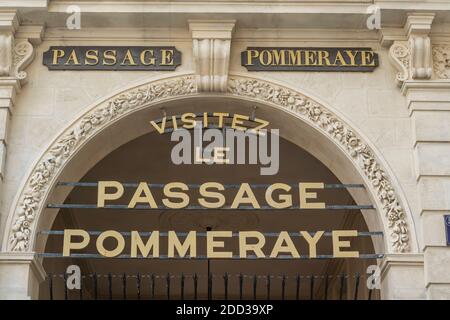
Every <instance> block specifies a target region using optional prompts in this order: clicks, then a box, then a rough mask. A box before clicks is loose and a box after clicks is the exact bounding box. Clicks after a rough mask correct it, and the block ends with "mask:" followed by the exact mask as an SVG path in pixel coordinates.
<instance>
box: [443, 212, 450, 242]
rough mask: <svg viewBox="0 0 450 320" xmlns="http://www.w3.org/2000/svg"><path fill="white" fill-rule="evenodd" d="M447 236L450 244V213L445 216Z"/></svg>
mask: <svg viewBox="0 0 450 320" xmlns="http://www.w3.org/2000/svg"><path fill="white" fill-rule="evenodd" d="M444 223H445V236H446V239H447V246H450V215H445V216H444Z"/></svg>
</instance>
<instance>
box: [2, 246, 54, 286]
mask: <svg viewBox="0 0 450 320" xmlns="http://www.w3.org/2000/svg"><path fill="white" fill-rule="evenodd" d="M0 263H1V264H8V263H10V264H29V265H31V269H32V270H33V272H34V273H35V275H36V277H37V278H38V280H39V281H40V282H41V281H43V280H45V278H46V275H47V273H46V272H45V269H44V267H43V266H42V262H41V259H40V258H38V257H37V255H36V254H35V253H34V252H0Z"/></svg>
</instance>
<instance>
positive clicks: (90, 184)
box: [56, 181, 365, 189]
mask: <svg viewBox="0 0 450 320" xmlns="http://www.w3.org/2000/svg"><path fill="white" fill-rule="evenodd" d="M147 185H148V186H149V187H150V188H164V187H165V186H166V185H165V184H163V183H147ZM186 185H187V186H188V188H189V189H198V188H200V186H201V184H195V183H186ZM287 185H288V186H290V187H291V188H293V189H298V187H299V186H298V183H287ZM56 186H58V187H98V182H64V181H60V182H58V183H57V184H56ZM122 186H123V187H125V188H136V187H138V186H139V183H138V182H124V183H122ZM270 186H271V184H267V183H266V184H264V183H258V184H255V183H250V187H251V188H252V189H259V188H261V189H262V188H268V187H270ZM223 187H224V188H225V189H239V188H240V187H241V184H239V183H231V184H223ZM324 188H325V189H347V188H365V187H364V185H363V184H360V183H325V184H324Z"/></svg>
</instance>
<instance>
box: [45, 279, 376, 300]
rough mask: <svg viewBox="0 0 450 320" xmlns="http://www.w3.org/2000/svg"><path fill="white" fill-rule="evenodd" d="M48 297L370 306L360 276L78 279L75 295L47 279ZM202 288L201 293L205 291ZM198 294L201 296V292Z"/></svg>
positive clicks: (371, 291)
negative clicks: (365, 302) (328, 302)
mask: <svg viewBox="0 0 450 320" xmlns="http://www.w3.org/2000/svg"><path fill="white" fill-rule="evenodd" d="M46 281H47V285H48V294H47V296H44V297H43V298H44V299H50V300H57V299H64V300H73V299H79V300H98V299H106V300H113V299H114V300H117V299H123V300H127V299H133V300H143V299H152V300H164V299H168V300H170V299H181V300H184V299H190V300H192V299H193V300H198V299H208V300H212V299H221V300H228V299H233V300H235V299H239V300H251V299H254V300H256V299H267V300H306V299H307V300H329V299H332V300H358V299H368V300H371V299H373V298H374V296H375V295H376V294H378V293H377V292H376V291H377V290H376V289H369V288H368V287H367V286H366V281H367V275H365V274H359V273H356V274H352V275H349V274H346V273H343V274H338V275H327V274H325V275H300V274H297V275H286V274H278V275H275V274H267V275H257V274H253V275H252V274H242V273H239V274H229V273H224V274H212V273H211V274H197V273H194V274H183V273H182V274H178V275H174V274H171V273H167V274H140V273H137V274H127V273H122V274H112V273H107V274H97V273H91V274H84V275H82V276H81V287H80V289H73V290H69V289H68V287H67V276H66V275H65V274H49V275H48V276H47V279H46ZM205 286H206V287H205ZM201 289H204V290H201Z"/></svg>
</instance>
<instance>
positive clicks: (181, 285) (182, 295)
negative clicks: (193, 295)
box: [180, 273, 184, 300]
mask: <svg viewBox="0 0 450 320" xmlns="http://www.w3.org/2000/svg"><path fill="white" fill-rule="evenodd" d="M180 291H181V292H180V298H181V300H184V274H183V273H181V278H180Z"/></svg>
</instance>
